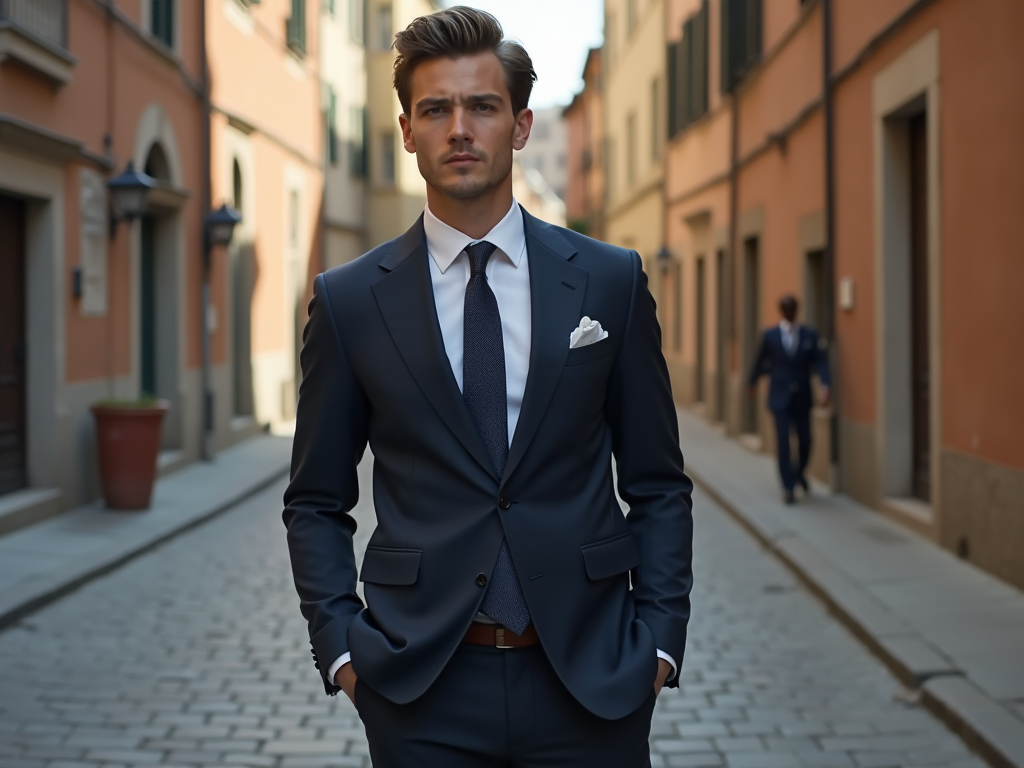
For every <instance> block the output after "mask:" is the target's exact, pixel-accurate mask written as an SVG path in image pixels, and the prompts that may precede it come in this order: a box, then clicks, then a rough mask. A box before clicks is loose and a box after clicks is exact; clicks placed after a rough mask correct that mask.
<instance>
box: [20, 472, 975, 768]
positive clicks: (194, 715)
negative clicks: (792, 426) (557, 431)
mask: <svg viewBox="0 0 1024 768" xmlns="http://www.w3.org/2000/svg"><path fill="white" fill-rule="evenodd" d="M368 464H369V462H368V461H367V462H364V466H362V467H361V468H360V473H361V475H362V481H363V486H362V487H363V489H364V499H363V501H362V503H361V504H360V506H359V508H358V511H359V516H360V517H361V518H362V527H361V529H360V531H359V534H358V539H357V543H359V544H364V543H365V541H366V538H367V537H368V535H369V532H370V528H371V525H369V524H367V522H368V521H367V518H369V517H370V511H369V505H368V502H367V497H368V495H369V484H368V482H367V479H368V478H367V475H368V466H367V465H368ZM282 490H283V484H280V483H279V484H276V485H274V486H271V487H270V488H269V489H268V490H267V491H264V492H262V493H260V494H258V495H256V496H254V497H252V498H251V499H249V500H248V501H246V502H244V503H242V504H241V505H239V506H238V507H236V508H235V509H233V510H231V511H229V512H228V513H226V514H224V515H223V516H221V517H219V518H217V519H215V520H213V521H212V522H210V523H208V524H206V525H204V526H201V527H199V528H197V529H195V530H193V531H191V532H189V533H186V534H184V535H182V536H180V537H179V538H177V539H175V540H174V541H172V542H170V543H168V544H166V545H164V546H162V547H160V548H158V549H156V550H154V551H153V552H150V553H148V554H146V555H143V556H142V557H140V558H138V559H137V560H135V561H133V562H132V563H130V564H128V565H127V566H126V567H124V568H121V569H119V570H117V571H115V572H113V573H111V574H109V575H108V576H106V577H103V578H101V579H99V580H96V581H94V582H92V583H91V584H89V585H87V586H85V587H84V588H82V589H80V590H79V591H77V592H74V593H72V594H70V595H68V596H67V597H65V598H64V599H62V600H60V601H59V602H57V603H55V604H53V605H51V606H49V607H47V608H45V609H43V610H41V611H39V612H37V613H35V614H32V615H30V616H29V617H28V618H27V619H25V620H23V621H22V622H21V623H19V624H17V625H15V626H14V627H12V628H10V629H8V630H6V631H4V632H3V633H2V634H0V767H2V768H99V766H108V767H110V768H112V767H113V766H133V765H139V766H150V765H163V766H171V765H174V766H226V765H233V766H239V765H243V766H253V768H258V767H262V766H266V767H267V768H318V767H320V766H324V767H328V766H366V765H369V759H368V758H367V756H366V754H367V749H366V744H365V741H364V738H363V734H362V729H361V726H360V723H359V720H358V718H357V716H356V713H355V710H354V708H353V707H352V706H351V705H350V704H349V702H348V700H347V699H346V698H345V697H344V696H338V697H335V698H327V697H325V696H324V695H323V689H322V687H321V683H320V680H319V678H318V676H317V674H316V672H315V670H314V669H313V665H312V663H311V661H310V655H309V645H308V642H307V638H306V630H305V625H304V622H303V621H302V619H301V617H300V616H299V613H298V605H297V599H296V596H295V592H294V588H293V586H292V583H291V575H290V571H289V567H288V558H287V551H286V547H285V537H284V528H283V526H282V524H281V519H280V499H281V493H282ZM129 514H131V513H129ZM696 522H697V539H696V562H695V570H696V578H697V587H696V591H695V594H694V619H693V621H692V623H691V627H692V630H691V635H690V640H689V645H688V649H687V657H686V660H685V663H684V671H683V685H682V687H681V688H680V689H679V690H678V691H676V690H672V691H666V692H665V693H664V694H663V695H662V696H661V698H660V700H659V702H658V707H657V710H656V713H655V720H654V726H653V731H652V735H651V743H652V747H653V753H654V765H655V766H719V765H723V766H734V767H735V768H771V767H772V766H779V767H780V768H788V767H789V766H823V767H824V766H865V767H868V766H874V767H876V768H881V767H885V766H891V767H896V766H900V767H902V768H910V767H911V766H937V767H943V766H944V767H946V768H953V767H954V766H955V767H957V768H969V767H974V766H983V765H984V763H983V762H982V761H981V760H980V759H978V758H977V757H975V756H973V755H972V754H971V753H970V752H969V751H968V750H967V748H966V747H965V746H964V745H963V743H962V742H961V741H960V740H959V739H958V738H957V737H956V736H955V735H953V734H952V733H951V732H949V731H948V730H947V729H946V728H945V727H944V726H943V725H942V724H941V723H940V722H938V721H937V720H936V719H935V718H933V717H932V716H931V715H930V714H928V713H927V712H925V711H924V710H922V709H920V708H918V707H916V706H914V705H912V704H906V703H902V701H901V697H900V696H899V693H900V691H901V688H900V685H899V683H898V682H897V681H896V680H895V679H894V678H893V677H892V676H891V675H890V674H889V673H888V672H887V671H886V670H885V669H884V667H882V665H881V664H880V663H879V662H878V661H877V660H875V659H874V658H873V657H872V656H870V655H869V654H868V653H867V651H865V650H864V649H863V648H862V647H861V646H860V645H859V643H858V642H857V641H856V640H855V639H854V638H853V637H852V636H851V635H850V634H849V633H848V632H847V631H846V630H845V628H843V627H842V626H841V625H839V624H838V623H837V622H836V621H835V620H834V619H832V618H831V617H830V616H829V615H828V614H827V613H826V611H825V609H824V608H823V606H822V605H821V604H820V603H819V602H818V601H817V600H816V599H814V598H813V597H811V596H810V595H809V594H808V593H807V592H806V591H805V590H804V589H803V588H802V587H801V586H800V585H799V584H798V583H797V582H796V581H795V580H794V578H793V577H792V576H791V575H790V574H789V572H788V571H786V570H785V568H783V567H782V566H781V565H780V564H779V563H778V561H776V560H775V559H774V557H773V556H772V555H770V554H768V553H765V552H764V551H763V550H762V549H761V548H760V547H759V546H758V545H757V544H756V543H755V542H754V540H753V539H752V538H751V537H750V536H749V535H748V534H747V533H746V532H745V531H743V530H742V529H741V528H739V527H738V526H737V525H736V524H735V523H734V522H733V521H732V519H731V518H729V517H728V516H726V514H725V513H724V512H722V511H721V510H720V509H719V508H718V507H716V506H715V505H714V503H713V502H711V501H710V500H709V499H708V498H707V497H706V496H703V495H701V494H698V495H697V497H696Z"/></svg>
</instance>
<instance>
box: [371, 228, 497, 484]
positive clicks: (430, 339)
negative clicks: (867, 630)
mask: <svg viewBox="0 0 1024 768" xmlns="http://www.w3.org/2000/svg"><path fill="white" fill-rule="evenodd" d="M428 258H430V257H429V255H428V254H427V238H426V235H425V234H424V232H423V217H422V216H420V218H419V219H418V220H417V222H416V223H415V224H413V226H412V227H411V228H410V229H409V231H407V232H406V233H405V234H404V235H402V236H401V237H400V238H398V239H397V240H396V241H395V245H394V247H393V248H392V249H391V251H390V252H389V253H388V254H387V256H385V257H384V258H383V259H381V262H380V266H381V269H384V270H386V271H387V274H385V275H384V277H382V278H381V279H380V280H378V281H377V282H376V283H374V284H373V285H372V286H371V287H372V290H373V295H374V298H375V299H376V300H377V306H378V308H379V309H380V313H381V315H383V317H384V323H385V324H386V325H387V327H388V332H389V333H390V334H391V338H392V340H393V341H394V342H395V346H396V347H398V352H399V354H400V355H401V356H402V359H403V360H404V361H405V364H406V366H407V367H408V368H409V373H411V374H412V377H413V379H414V380H415V381H416V384H417V386H419V388H420V391H421V392H423V395H424V396H425V397H426V398H427V400H428V401H430V404H431V406H433V408H434V410H435V411H436V412H437V415H438V416H440V417H441V420H442V421H444V423H445V424H446V425H447V426H448V428H449V429H450V430H451V431H452V433H453V434H454V435H455V437H457V438H458V440H459V442H461V443H462V444H463V446H465V448H466V450H467V451H469V453H470V454H471V455H472V456H473V458H474V459H476V461H477V462H478V463H479V464H480V465H481V466H482V467H483V468H484V469H486V470H487V472H488V474H490V475H491V476H492V477H494V478H495V479H497V475H495V473H494V466H493V464H492V463H491V460H490V457H489V456H488V454H487V450H486V448H485V447H484V443H483V439H482V438H481V437H480V433H479V431H478V430H477V428H476V425H475V424H473V420H472V418H471V417H470V415H469V410H468V409H467V408H466V404H465V402H464V401H463V399H462V393H461V392H460V391H459V385H458V383H457V382H456V381H455V374H453V373H452V366H451V363H450V362H449V361H448V354H447V352H445V349H444V338H443V337H442V336H441V324H440V323H439V322H438V319H437V307H436V306H435V305H434V293H433V289H432V287H431V281H430V266H429V264H428V263H427V259H428Z"/></svg>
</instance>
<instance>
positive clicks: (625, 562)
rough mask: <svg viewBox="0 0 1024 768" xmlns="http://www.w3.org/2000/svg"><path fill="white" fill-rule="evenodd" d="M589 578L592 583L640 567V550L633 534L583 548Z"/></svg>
mask: <svg viewBox="0 0 1024 768" xmlns="http://www.w3.org/2000/svg"><path fill="white" fill-rule="evenodd" d="M581 549H582V550H583V562H584V563H585V564H586V567H587V576H589V577H590V580H591V581H597V580H598V579H607V578H608V577H609V576H615V575H617V574H620V573H625V572H626V571H628V570H631V569H632V568H636V567H637V566H638V565H640V550H639V549H637V546H636V540H635V539H634V538H633V534H632V533H628V532H627V533H623V534H622V535H620V536H616V537H615V538H612V539H605V540H604V541H598V542H595V543H594V544H587V545H586V546H585V547H581Z"/></svg>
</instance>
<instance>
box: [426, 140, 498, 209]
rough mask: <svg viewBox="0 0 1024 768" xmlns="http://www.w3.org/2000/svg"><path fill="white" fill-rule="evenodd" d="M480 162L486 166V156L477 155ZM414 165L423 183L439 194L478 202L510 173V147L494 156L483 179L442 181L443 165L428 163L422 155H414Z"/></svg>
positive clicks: (465, 177)
mask: <svg viewBox="0 0 1024 768" xmlns="http://www.w3.org/2000/svg"><path fill="white" fill-rule="evenodd" d="M478 157H480V162H481V163H484V164H486V162H487V155H486V154H484V153H479V154H478ZM416 164H417V165H418V166H419V169H420V175H421V176H423V179H424V181H426V182H427V184H429V185H430V186H431V187H433V188H434V189H436V190H437V191H438V192H440V193H441V194H443V195H445V196H446V197H449V198H451V199H452V200H478V199H480V198H481V197H483V196H484V195H485V194H487V193H488V192H490V191H491V190H492V189H494V188H495V187H497V186H499V185H500V184H502V183H503V182H504V181H505V179H507V178H508V175H509V174H510V173H511V172H512V146H511V144H510V145H509V146H508V147H502V148H501V149H500V150H499V151H498V152H497V153H495V155H494V162H493V164H492V165H491V172H490V173H489V174H488V175H487V176H486V178H483V179H474V178H470V177H468V176H460V177H458V178H456V179H444V178H442V176H443V170H444V163H443V162H440V163H437V164H433V163H429V162H428V161H427V160H426V159H425V158H424V157H423V156H422V155H420V154H417V155H416Z"/></svg>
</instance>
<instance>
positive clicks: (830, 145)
mask: <svg viewBox="0 0 1024 768" xmlns="http://www.w3.org/2000/svg"><path fill="white" fill-rule="evenodd" d="M821 12H822V20H821V26H822V35H821V37H822V57H821V59H822V106H823V109H824V115H823V117H824V124H825V125H824V128H825V342H826V344H827V345H828V364H829V369H830V371H831V372H832V416H831V419H830V421H831V423H830V427H831V428H830V429H829V433H830V437H831V441H830V442H831V445H830V446H829V454H830V456H829V458H830V463H831V465H832V466H831V470H832V471H831V476H832V490H833V491H838V490H839V489H840V487H841V483H840V482H839V480H840V478H839V399H838V397H837V395H838V389H839V376H838V373H839V372H838V369H837V365H838V362H839V360H838V356H837V354H836V300H835V296H836V291H835V284H836V263H835V232H836V191H835V181H836V179H835V115H834V111H833V83H832V0H821Z"/></svg>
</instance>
